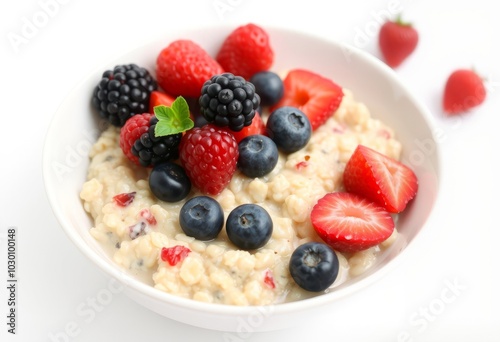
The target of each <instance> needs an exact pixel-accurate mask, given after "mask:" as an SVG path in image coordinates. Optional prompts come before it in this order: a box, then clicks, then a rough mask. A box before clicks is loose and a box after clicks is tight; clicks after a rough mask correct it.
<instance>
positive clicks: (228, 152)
mask: <svg viewBox="0 0 500 342" xmlns="http://www.w3.org/2000/svg"><path fill="white" fill-rule="evenodd" d="M179 151H180V153H179V159H180V161H181V163H182V165H183V167H184V169H185V170H186V173H187V175H188V177H189V179H190V180H191V182H192V183H193V185H194V186H195V187H197V188H198V189H200V191H201V192H203V193H204V194H208V195H217V194H219V193H220V192H221V191H222V190H224V188H225V187H226V186H227V185H228V184H229V182H230V181H231V178H232V177H233V174H234V172H235V171H236V162H237V160H238V144H237V143H236V140H235V139H234V137H233V136H232V135H231V134H229V133H227V132H225V131H222V130H219V129H217V127H215V126H212V125H205V126H203V127H195V128H193V129H192V130H189V131H187V133H186V134H185V135H184V136H183V137H182V140H181V144H180V146H179Z"/></svg>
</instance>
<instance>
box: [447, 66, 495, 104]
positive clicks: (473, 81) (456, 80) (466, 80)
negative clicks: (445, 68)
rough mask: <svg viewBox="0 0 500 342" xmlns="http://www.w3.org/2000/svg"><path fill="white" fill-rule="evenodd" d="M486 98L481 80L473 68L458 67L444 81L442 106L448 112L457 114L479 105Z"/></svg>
mask: <svg viewBox="0 0 500 342" xmlns="http://www.w3.org/2000/svg"><path fill="white" fill-rule="evenodd" d="M485 98H486V89H485V87H484V84H483V80H482V79H481V77H479V76H478V74H476V73H475V72H474V71H473V70H468V69H459V70H455V71H454V72H452V73H451V75H450V76H449V77H448V80H447V81H446V85H445V88H444V96H443V108H444V111H445V112H446V113H448V114H458V113H462V112H465V111H467V110H469V109H471V108H474V107H476V106H479V105H480V104H481V103H483V102H484V99H485Z"/></svg>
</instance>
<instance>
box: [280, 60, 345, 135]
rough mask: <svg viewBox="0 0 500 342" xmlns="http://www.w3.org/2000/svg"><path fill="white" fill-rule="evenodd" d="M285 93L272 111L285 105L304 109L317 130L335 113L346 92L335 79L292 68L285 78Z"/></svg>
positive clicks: (313, 127)
mask: <svg viewBox="0 0 500 342" xmlns="http://www.w3.org/2000/svg"><path fill="white" fill-rule="evenodd" d="M283 86H284V94H283V97H282V98H281V100H280V101H279V102H278V103H277V104H276V105H274V106H273V107H272V108H271V111H273V110H275V109H276V108H279V107H283V106H292V107H296V108H299V109H300V110H302V111H303V112H304V113H305V114H306V115H307V117H308V118H309V121H311V126H312V129H313V130H315V129H316V128H318V127H319V126H321V125H322V124H324V123H325V121H326V120H327V119H328V118H329V117H331V116H332V115H333V113H334V112H335V111H336V110H337V108H338V107H339V105H340V102H342V98H343V97H344V92H343V91H342V88H341V87H340V86H339V85H337V84H335V83H334V82H333V81H331V80H329V79H327V78H325V77H323V76H320V75H318V74H316V73H313V72H311V71H308V70H302V69H294V70H290V71H289V72H288V74H287V76H286V77H285V79H284V80H283Z"/></svg>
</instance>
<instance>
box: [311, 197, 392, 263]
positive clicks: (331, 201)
mask: <svg viewBox="0 0 500 342" xmlns="http://www.w3.org/2000/svg"><path fill="white" fill-rule="evenodd" d="M311 222H312V225H313V227H314V230H316V232H317V233H318V235H319V236H320V237H321V238H322V239H323V240H324V241H325V242H326V243H327V244H328V245H330V246H331V247H332V248H333V249H335V250H337V251H339V252H343V253H351V252H357V251H362V250H364V249H367V248H370V247H373V246H375V245H378V244H379V243H381V242H382V241H384V240H386V239H387V238H388V237H389V236H391V234H392V232H393V231H394V221H393V220H392V217H391V215H390V214H389V213H388V212H387V211H386V210H385V209H384V208H382V207H380V206H378V205H376V204H375V203H373V202H371V201H369V200H367V199H365V198H363V197H361V196H358V195H355V194H350V193H347V192H335V193H329V194H326V195H325V196H324V197H323V198H321V199H320V200H319V201H318V202H317V203H316V205H315V206H314V207H313V209H312V211H311Z"/></svg>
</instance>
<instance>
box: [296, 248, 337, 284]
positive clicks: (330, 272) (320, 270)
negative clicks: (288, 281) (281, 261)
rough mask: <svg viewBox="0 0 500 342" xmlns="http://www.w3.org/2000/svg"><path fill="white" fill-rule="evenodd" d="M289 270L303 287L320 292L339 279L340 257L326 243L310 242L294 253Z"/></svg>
mask: <svg viewBox="0 0 500 342" xmlns="http://www.w3.org/2000/svg"><path fill="white" fill-rule="evenodd" d="M289 270H290V274H291V276H292V278H293V280H295V282H296V283H297V285H299V286H300V287H301V288H303V289H304V290H306V291H311V292H320V291H324V290H326V289H327V288H329V287H330V286H331V285H332V284H333V283H334V282H335V279H337V275H338V273H339V259H338V258H337V254H335V252H334V251H333V250H332V249H331V248H330V247H329V246H327V245H325V244H324V243H319V242H308V243H305V244H303V245H300V246H299V247H297V249H295V251H294V252H293V253H292V256H291V257H290V263H289Z"/></svg>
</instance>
